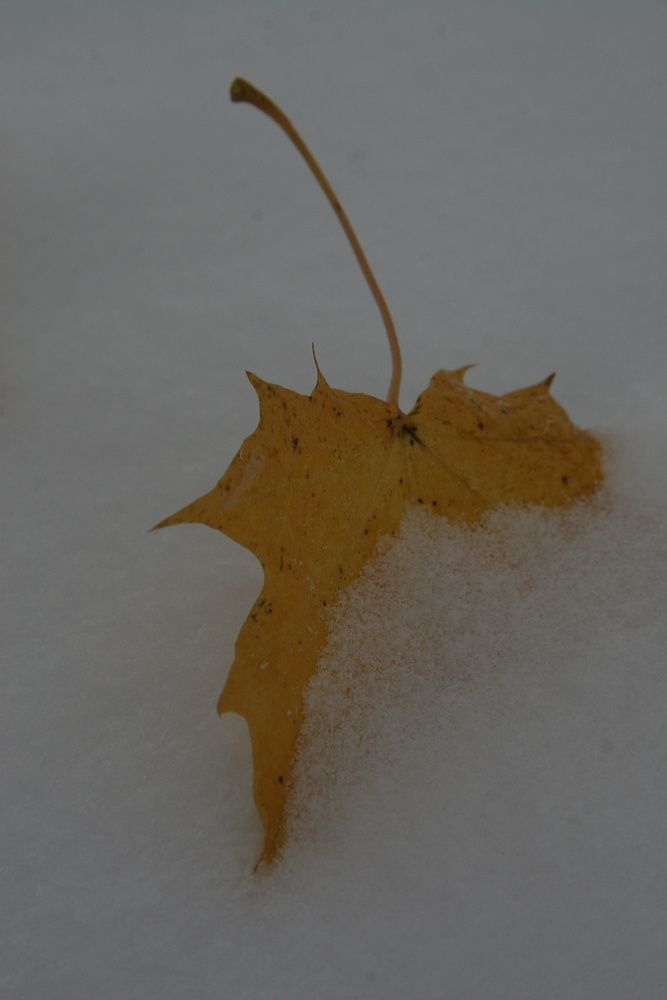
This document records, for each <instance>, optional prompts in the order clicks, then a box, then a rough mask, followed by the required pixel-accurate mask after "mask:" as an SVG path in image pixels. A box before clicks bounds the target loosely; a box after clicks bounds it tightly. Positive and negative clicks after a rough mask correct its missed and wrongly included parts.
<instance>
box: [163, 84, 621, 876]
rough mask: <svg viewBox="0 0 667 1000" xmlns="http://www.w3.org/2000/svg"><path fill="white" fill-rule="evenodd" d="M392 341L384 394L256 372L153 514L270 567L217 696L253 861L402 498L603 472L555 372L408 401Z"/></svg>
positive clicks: (506, 491) (553, 494) (548, 489)
mask: <svg viewBox="0 0 667 1000" xmlns="http://www.w3.org/2000/svg"><path fill="white" fill-rule="evenodd" d="M249 86H250V85H248V84H243V87H244V88H248V87H249ZM251 90H252V95H251V96H252V99H253V103H256V104H257V106H261V107H262V109H263V110H267V105H268V107H269V109H270V113H271V114H272V117H275V114H274V113H273V112H274V111H275V110H276V109H275V106H274V105H272V104H271V102H269V101H268V98H266V97H264V95H261V94H260V95H259V98H258V97H257V92H256V91H254V90H253V89H252V88H251ZM244 99H251V98H248V96H247V91H244ZM260 99H261V101H262V102H263V103H261V104H260ZM277 113H278V114H282V112H277ZM283 118H284V116H283ZM285 121H286V120H285ZM281 124H283V126H284V122H281ZM288 125H289V123H288ZM289 127H290V128H291V127H292V126H291V125H289ZM318 169H319V168H318ZM335 208H336V212H337V214H339V210H340V213H342V209H340V206H339V205H338V203H336V206H335ZM339 217H340V214H339ZM346 232H347V230H346ZM348 235H349V234H348ZM356 252H357V251H356V249H355V253H356ZM357 256H359V255H357ZM364 262H365V258H364ZM366 266H367V265H366ZM374 294H375V292H374ZM378 294H379V292H378ZM376 297H377V296H376ZM385 308H386V307H385ZM392 331H393V328H392ZM388 332H389V331H388ZM394 336H395V335H394ZM390 342H391V333H390ZM397 352H398V347H397V345H396V347H395V350H394V345H392V356H393V359H394V377H393V379H392V387H390V392H389V401H388V402H383V401H382V400H379V399H376V398H374V397H372V396H366V395H362V394H358V393H348V392H344V391H341V390H339V389H333V388H331V387H330V386H329V385H328V384H327V383H326V381H325V379H324V378H323V376H322V374H321V373H320V372H319V370H318V378H317V384H316V386H315V389H314V390H313V393H312V394H311V395H310V396H304V395H301V394H299V393H296V392H292V391H290V390H289V389H284V388H281V387H280V386H277V385H272V384H270V383H268V382H264V381H262V380H261V379H259V378H257V377H256V376H255V375H249V378H250V381H251V383H252V385H253V387H254V388H255V391H256V392H257V395H258V397H259V401H260V422H259V426H258V428H257V430H256V431H255V432H254V434H252V435H250V437H248V438H247V439H246V440H245V441H244V443H243V445H242V447H241V449H240V451H239V452H238V454H237V455H236V457H235V458H234V460H233V461H232V463H231V465H230V466H229V468H228V470H227V472H226V473H225V475H224V476H223V477H222V479H221V480H220V481H219V483H218V484H217V485H216V486H215V487H214V488H213V489H212V490H211V491H210V492H209V493H207V494H205V495H204V496H203V497H201V498H200V499H198V500H195V501H194V502H193V503H191V504H190V505H189V506H187V507H185V508H184V509H183V510H181V511H180V512H179V513H177V514H174V515H173V516H172V517H169V518H167V519H166V520H164V521H162V522H161V523H160V524H159V525H158V527H166V526H167V525H172V524H182V523H185V522H195V523H200V524H206V525H208V526H209V527H212V528H216V529H218V530H219V531H222V532H223V533H224V534H226V535H228V536H229V537H230V538H232V539H234V540H235V541H237V542H239V543H240V544H241V545H244V546H245V547H246V548H247V549H249V550H250V551H251V552H252V553H254V555H256V556H257V558H258V559H259V561H260V563H261V564H262V567H263V568H264V586H263V588H262V592H261V594H260V596H259V598H258V599H257V601H256V602H255V605H254V606H253V608H252V610H251V612H250V614H249V616H248V618H247V620H246V622H245V624H244V625H243V628H242V629H241V632H240V634H239V636H238V639H237V642H236V656H235V659H234V662H233V664H232V667H231V669H230V672H229V677H228V680H227V683H226V685H225V688H224V690H223V693H222V695H221V697H220V701H219V710H220V712H237V713H239V714H240V715H242V716H243V717H244V718H245V719H246V720H247V723H248V727H249V732H250V738H251V741H252V750H253V761H254V778H253V781H254V795H255V801H256V803H257V807H258V810H259V813H260V816H261V819H262V822H263V824H264V830H265V841H264V848H263V851H262V856H261V859H260V860H264V861H271V860H272V859H273V858H274V857H275V856H276V854H277V852H278V851H279V850H280V848H281V846H282V843H283V838H284V833H285V831H284V816H285V800H286V796H287V794H288V793H289V784H290V777H291V774H292V770H293V766H294V756H295V748H296V744H297V740H298V736H299V730H300V727H301V724H302V721H303V694H304V689H305V687H306V685H307V684H308V681H309V680H310V678H311V677H312V675H313V672H314V671H315V669H316V667H317V662H318V657H319V655H320V652H321V651H322V647H323V645H324V642H325V639H326V633H327V611H328V609H329V608H330V607H331V606H332V605H333V604H335V602H336V600H337V598H338V596H339V594H340V592H341V590H342V589H343V588H345V587H347V586H349V585H350V584H351V583H352V582H353V581H354V580H355V579H356V578H357V577H358V576H359V573H360V572H361V570H362V568H363V566H364V565H365V564H366V563H367V562H368V560H369V559H371V558H372V557H373V555H374V553H375V552H376V550H377V546H378V541H379V540H380V539H381V538H383V537H386V536H391V535H395V534H396V533H397V531H398V529H399V526H400V523H401V519H402V517H403V514H404V512H405V510H406V508H408V507H409V506H411V505H415V504H417V505H421V506H422V507H423V508H424V509H426V510H428V511H430V512H431V513H432V514H434V515H440V516H445V517H447V518H449V519H451V520H452V521H457V522H464V523H468V524H470V523H474V522H475V521H477V520H479V518H481V517H482V516H483V515H484V514H485V513H486V512H487V511H488V510H490V509H491V508H493V507H497V506H500V505H506V504H538V505H541V506H544V507H556V506H561V505H564V504H567V503H570V502H572V501H574V500H577V499H580V498H582V497H586V496H588V495H590V494H592V493H594V492H595V490H596V489H597V488H598V486H599V485H600V483H601V481H602V471H601V465H600V458H601V456H600V446H599V444H598V442H597V441H596V440H595V439H594V438H593V437H592V436H591V435H590V434H588V433H586V432H585V431H582V430H580V429H578V428H577V427H575V426H574V424H573V423H572V422H571V421H570V420H569V418H568V416H567V414H566V413H565V412H564V410H563V409H562V408H561V407H560V406H559V405H558V404H557V403H556V402H555V400H554V399H553V397H552V396H551V394H550V389H549V387H550V384H551V377H550V378H548V379H546V380H545V381H543V382H541V383H539V384H538V385H535V386H532V387H530V388H526V389H521V390H519V391H517V392H512V393H508V394H506V395H504V396H493V395H490V394H489V393H485V392H480V391H478V390H475V389H470V388H468V387H467V386H466V385H465V384H464V375H465V371H466V369H460V370H458V371H451V372H445V371H440V372H437V373H436V374H435V375H434V376H433V378H432V379H431V382H430V385H429V386H428V388H427V389H426V391H425V392H424V393H423V394H422V395H421V396H420V397H419V399H418V400H417V403H416V405H415V407H414V408H413V410H412V411H411V412H410V413H409V414H404V413H402V412H401V411H400V409H399V408H398V405H397V394H398V381H399V379H400V355H398V376H397V371H396V369H397V359H396V355H397Z"/></svg>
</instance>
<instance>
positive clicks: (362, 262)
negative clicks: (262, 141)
mask: <svg viewBox="0 0 667 1000" xmlns="http://www.w3.org/2000/svg"><path fill="white" fill-rule="evenodd" d="M230 97H231V99H232V101H243V102H245V103H247V104H252V105H254V107H256V108H258V109H259V111H263V112H264V114H265V115H268V116H269V118H271V119H272V120H273V121H274V122H275V123H276V125H279V126H280V128H281V129H282V130H283V132H284V133H285V134H286V135H287V137H288V138H289V139H291V141H292V142H293V143H294V145H295V146H296V148H297V149H298V151H299V152H300V153H301V155H302V157H303V158H304V160H305V161H306V163H307V164H308V166H309V167H310V169H311V171H312V173H313V174H314V176H315V179H316V181H317V183H318V184H319V185H320V187H321V188H322V191H323V192H324V194H325V195H326V197H327V200H328V202H329V204H330V205H331V207H332V208H333V210H334V212H335V214H336V217H337V218H338V221H339V222H340V224H341V226H342V227H343V231H344V233H345V235H346V236H347V238H348V240H349V243H350V246H351V247H352V250H353V252H354V256H355V257H356V258H357V263H358V264H359V267H360V268H361V272H362V274H363V276H364V278H365V279H366V282H367V284H368V287H369V288H370V290H371V293H372V295H373V298H374V299H375V302H376V304H377V307H378V309H379V310H380V315H381V317H382V322H383V323H384V328H385V330H386V333H387V339H388V340H389V349H390V351H391V382H390V383H389V390H388V392H387V403H388V404H389V405H390V406H392V407H395V408H396V409H397V410H398V409H399V406H398V394H399V390H400V386H401V373H402V362H401V349H400V347H399V344H398V337H397V336H396V328H395V327H394V323H393V320H392V318H391V314H390V312H389V308H388V307H387V303H386V302H385V299H384V296H383V294H382V292H381V291H380V286H379V285H378V283H377V281H376V280H375V275H374V274H373V272H372V271H371V268H370V264H369V263H368V261H367V259H366V255H365V253H364V251H363V250H362V249H361V244H360V243H359V240H358V239H357V235H356V233H355V231H354V229H353V228H352V225H351V223H350V220H349V219H348V217H347V215H346V213H345V211H344V209H343V206H342V205H341V203H340V202H339V200H338V198H337V197H336V195H335V194H334V191H333V188H332V187H331V185H330V184H329V181H328V180H327V178H326V177H325V175H324V173H323V172H322V170H321V168H320V166H319V164H318V162H317V160H316V159H315V157H314V156H313V154H312V153H311V152H310V150H309V149H308V147H307V146H306V144H305V142H304V141H303V139H302V138H301V136H300V135H299V133H298V132H297V130H296V129H295V128H294V126H293V125H292V123H291V121H290V120H289V118H288V117H287V115H286V114H285V113H284V111H282V110H281V109H280V108H279V107H278V106H277V104H274V103H273V101H272V100H271V99H270V98H269V97H267V96H266V94H263V93H262V91H261V90H257V88H256V87H253V85H252V84H251V83H248V81H247V80H243V79H241V78H240V77H237V78H236V80H234V81H233V82H232V85H231V87H230ZM399 412H400V410H399Z"/></svg>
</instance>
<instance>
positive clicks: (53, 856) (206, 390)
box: [0, 0, 667, 1000]
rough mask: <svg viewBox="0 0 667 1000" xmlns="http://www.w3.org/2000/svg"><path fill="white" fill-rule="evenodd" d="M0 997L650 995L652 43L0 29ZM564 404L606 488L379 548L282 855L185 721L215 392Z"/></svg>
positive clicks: (191, 715) (209, 625) (361, 17)
mask: <svg viewBox="0 0 667 1000" xmlns="http://www.w3.org/2000/svg"><path fill="white" fill-rule="evenodd" d="M0 22H1V30H0V103H1V107H2V117H1V121H2V143H1V146H0V148H1V149H2V152H1V154H0V224H1V232H2V239H1V242H0V463H1V465H0V468H1V469H2V490H1V491H0V505H1V509H2V524H3V547H2V561H1V563H0V566H1V567H2V600H1V603H0V607H1V609H2V628H1V633H0V634H1V642H2V674H1V683H2V695H1V700H0V704H1V705H2V725H1V727H0V759H1V760H2V788H1V794H2V798H1V801H2V861H1V867H0V872H1V879H2V882H1V885H0V900H1V904H0V905H1V913H2V925H1V930H2V933H1V935H0V951H1V953H2V954H1V961H0V997H1V998H2V1000H5V998H6V1000H117V998H120V997H122V998H123V1000H186V998H193V1000H218V998H219V1000H223V998H224V1000H227V998H229V1000H273V998H276V1000H313V998H314V1000H320V998H321V1000H376V998H377V1000H380V998H381V1000H393V998H396V1000H398V998H401V1000H402V998H410V1000H440V998H446V1000H468V998H472V1000H487V998H488V1000H504V998H508V1000H519V998H526V1000H532V998H538V997H539V998H547V1000H550V998H553V1000H563V998H568V1000H569V998H582V1000H583V998H598V997H599V998H604V1000H614V998H618V1000H621V998H623V1000H625V998H628V997H632V998H633V1000H634V998H637V1000H648V998H655V1000H658V998H663V997H664V996H665V995H666V993H667V949H666V948H665V940H666V939H667V846H666V845H667V805H666V803H665V771H666V765H667V736H666V725H665V722H666V715H667V669H666V666H665V661H666V657H665V648H666V643H665V639H666V635H665V632H666V629H667V626H666V623H665V608H666V607H667V569H666V559H665V556H666V547H667V537H666V528H665V523H666V518H665V515H666V513H667V509H666V508H667V502H666V499H665V486H666V473H665V469H666V468H667V462H666V458H667V456H666V454H665V444H664V438H665V427H666V425H667V410H666V405H665V393H664V386H665V383H666V377H667V358H666V354H667V350H666V345H667V337H666V335H665V326H666V321H667V282H666V281H665V261H666V260H667V223H666V221H665V220H666V218H667V212H666V211H665V210H666V208H667V195H666V193H665V178H667V131H666V130H665V120H666V118H667V60H666V59H665V37H667V4H665V3H664V2H658V0H655V2H650V0H646V2H642V3H639V4H628V3H625V2H621V0H605V2H602V0H583V2H582V0H576V2H575V0H560V2H559V3H553V4H550V3H546V2H537V3H536V2H533V0H530V2H528V0H507V2H505V3H497V2H495V0H480V2H474V3H471V2H470V0H438V2H435V0H433V2H426V0H415V2H414V3H410V4H398V3H389V2H385V3H380V2H375V0H373V2H362V3H352V2H351V0H339V2H337V3H318V2H317V0H311V2H301V0H290V3H289V4H275V3H270V2H268V0H258V2H250V3H248V2H235V0H225V2H222V3H220V2H213V0H211V2H204V0H193V2H192V3H188V4H179V3H175V2H171V0H164V2H160V3H158V2H157V0H155V2H148V0H135V2H132V3H130V2H126V0H118V2H115V3H105V2H102V0H88V2H83V0H61V2H59V3H57V4H56V3H52V2H50V0H6V2H5V3H3V5H2V11H1V12H0ZM237 73H241V74H243V75H245V76H247V77H248V78H249V79H251V80H253V81H254V82H255V83H257V84H258V85H259V86H261V87H263V88H264V89H266V90H267V91H269V92H270V93H271V94H272V95H273V96H274V97H275V99H276V100H278V101H279V102H280V103H281V104H283V105H284V107H285V108H286V109H287V111H288V113H289V114H290V116H291V117H292V118H293V120H294V121H295V122H296V123H297V125H299V126H300V127H301V128H302V131H303V133H304V135H305V137H306V139H307V140H308V141H309V142H310V143H311V145H312V147H313V149H314V151H315V152H316V154H317V155H318V157H319V158H320V160H321V162H322V164H323V166H324V168H325V170H326V171H327V173H328V175H329V176H330V178H331V180H332V182H333V183H334V186H335V187H336V190H337V193H338V195H339V196H340V198H341V200H342V202H343V204H344V205H345V206H346V208H347V210H348V212H349V214H350V216H351V218H352V220H353V222H354V224H355V226H356V227H357V229H358V232H359V235H360V238H361V240H362V242H363V244H364V246H365V248H366V250H367V252H368V255H369V257H370V259H371V262H372V263H373V265H374V266H375V268H376V270H377V274H378V278H379V280H380V282H381V284H382V286H383V289H384V291H385V293H386V295H387V298H388V300H389V303H390V306H391V308H392V311H393V313H394V317H395V320H396V323H397V327H398V329H399V334H400V336H401V341H402V346H403V350H404V355H405V368H406V374H405V381H404V387H403V391H402V403H403V405H404V407H405V408H409V406H410V405H411V401H412V400H413V399H414V398H415V396H416V395H417V394H418V393H419V391H420V390H421V389H422V388H423V387H424V386H425V385H426V384H427V382H428V379H429V377H430V375H431V373H432V372H433V371H435V370H436V369H437V368H440V367H447V368H455V367H459V366H460V365H463V364H466V363H468V362H477V363H478V364H479V367H478V368H476V369H475V370H474V371H472V372H471V373H470V375H469V381H470V383H471V384H473V385H475V386H478V387H480V388H484V389H487V390H489V391H492V392H504V391H509V390H511V389H515V388H518V387H520V386H521V385H526V384H529V383H531V382H536V381H538V380H539V379H540V378H543V377H544V376H545V375H547V374H548V373H549V372H550V371H553V370H556V371H557V373H558V377H557V380H556V382H555V385H554V393H555V395H556V397H557V398H558V400H559V401H560V402H561V403H562V404H563V405H564V406H565V407H566V408H567V410H568V411H569V412H570V414H571V416H572V417H573V419H574V420H575V421H576V422H577V423H579V424H580V425H582V426H587V427H591V428H593V429H595V431H596V432H597V433H599V434H600V436H601V437H602V439H603V440H604V442H605V447H606V452H607V467H608V472H609V481H608V486H607V488H606V490H605V492H604V495H603V496H601V497H600V498H599V499H598V500H597V501H596V502H595V503H593V504H590V505H583V506H581V507H578V508H576V509H574V510H571V511H569V512H567V513H564V514H563V513H559V514H550V515H548V516H547V515H545V514H544V513H541V512H536V511H522V512H517V511H500V512H497V513H495V514H493V515H492V516H491V517H490V518H489V519H488V521H487V522H486V523H485V524H484V525H482V526H480V527H479V528H477V529H476V530H475V531H461V530H458V531H455V530H453V529H452V528H451V527H449V526H448V525H446V524H444V523H443V522H436V521H433V520H431V521H429V520H420V518H418V517H417V516H416V515H415V517H413V518H411V519H410V520H409V522H407V523H406V524H405V525H404V529H403V531H402V533H401V535H400V537H399V538H398V539H397V540H396V541H395V542H394V543H393V544H392V545H391V546H387V547H386V548H385V550H384V551H383V552H382V553H381V554H380V555H379V557H378V560H377V562H376V563H375V564H373V565H372V566H370V567H369V568H368V572H367V573H366V574H365V575H364V576H363V578H362V579H361V580H360V581H359V583H358V585H357V586H356V587H355V588H354V590H353V591H351V592H350V593H349V594H347V595H345V597H344V599H343V600H342V602H341V604H340V606H339V607H338V608H337V609H336V610H335V612H334V615H333V620H332V633H331V637H330V641H329V644H328V647H327V650H326V652H325V655H324V657H323V661H322V668H321V672H320V674H319V676H318V677H317V679H316V680H315V682H314V683H313V685H312V687H311V689H310V691H309V693H308V704H309V710H310V716H309V720H310V721H309V726H308V731H307V733H306V734H305V736H304V744H303V750H302V754H301V758H300V765H299V768H298V772H297V775H296V790H295V797H294V803H293V810H292V814H291V824H292V827H291V830H292V836H291V839H290V841H289V846H288V848H287V850H286V852H285V855H284V857H283V858H282V860H281V861H280V862H278V863H277V864H276V865H275V866H273V867H272V869H270V870H265V871H262V872H260V873H259V874H258V875H252V874H251V869H252V865H253V863H254V861H255V859H256V857H257V853H258V850H259V846H260V843H261V831H260V827H259V821H258V819H257V816H256V814H255V810H254V807H253V804H252V798H251V791H250V780H251V761H250V752H249V747H248V740H247V733H246V729H245V725H244V723H243V722H242V721H241V720H240V719H238V718H237V717H233V716H227V717H225V718H223V719H222V720H220V719H218V718H217V716H216V714H215V700H216V697H217V695H218V693H219V691H220V689H221V687H222V685H223V683H224V679H225V674H226V670H227V667H228V665H229V663H230V661H231V658H232V655H233V644H234V639H235V636H236V634H237V632H238V629H239V627H240V625H241V623H242V621H243V619H244V617H245V615H246V613H247V611H248V608H249V606H250V604H251V602H252V601H253V599H254V597H255V596H256V594H257V592H258V589H259V586H260V580H261V574H260V569H259V566H258V564H257V563H256V561H255V560H254V559H253V557H252V556H251V555H250V554H249V553H247V552H246V551H244V550H243V549H241V548H240V547H239V546H236V545H235V544H234V543H232V542H231V541H230V540H228V539H226V538H225V537H224V536H222V535H219V534H214V533H213V532H211V531H209V530H207V529H204V528H202V527H199V526H190V527H184V528H179V529H177V530H173V531H165V532H160V533H157V534H150V533H148V532H147V530H146V529H147V528H148V527H150V525H151V524H153V523H155V522H156V521H157V520H159V519H160V518H161V517H163V516H165V515H166V514H168V513H170V512H172V511H173V510H176V509H178V507H180V506H182V505H183V504H184V503H186V502H187V501H189V500H191V499H193V498H194V497H195V496H197V495H199V494H200V493H202V492H204V491H205V490H206V489H208V488H209V487H210V486H211V485H212V484H213V483H214V482H215V481H216V479H217V478H218V477H219V476H220V475H221V473H222V472H223V471H224V468H225V467H226V465H227V463H228V462H229V461H230V459H231V458H232V456H233V455H234V453H235V451H236V450H237V448H238V446H239V444H240V442H241V440H242V439H243V437H244V436H245V435H247V434H248V433H250V432H251V431H252V430H253V428H254V426H255V424H256V419H257V406H256V398H255V397H254V394H253V392H252V390H251V388H250V386H249V385H248V383H247V381H246V380H245V378H244V376H243V371H244V369H250V370H253V371H256V372H257V373H258V374H260V375H261V376H263V377H265V378H268V379H270V380H271V381H275V382H279V383H281V384H283V385H287V386H289V387H291V388H294V389H297V390H299V391H302V392H305V391H309V389H310V388H311V387H312V383H313V380H314V379H313V374H314V373H313V363H312V356H311V352H310V345H311V342H314V343H315V347H316V350H317V356H318V361H319V364H320V366H321V367H322V369H323V371H324V373H325V374H326V376H327V378H328V380H329V382H330V383H331V384H332V385H335V386H340V387H341V388H345V389H348V390H359V391H365V392H370V393H373V394H375V395H380V396H382V395H383V394H384V392H385V389H386V384H387V381H388V377H389V353H388V351H387V349H386V346H385V343H384V342H383V337H384V335H383V332H382V329H381V326H380V323H379V320H378V318H377V316H376V313H375V310H374V306H373V303H372V300H371V298H370V296H369V294H368V292H367V290H366V289H365V287H364V285H363V283H362V281H361V279H360V277H359V275H358V273H357V271H356V265H355V263H354V260H353V259H352V256H351V254H350V252H349V249H348V247H347V246H346V244H345V241H344V239H343V237H342V235H341V234H340V232H338V231H337V229H336V224H335V220H334V219H333V217H332V216H331V212H330V210H329V208H328V206H327V205H326V204H325V202H324V200H323V199H322V197H321V195H320V193H319V192H318V191H317V189H316V187H315V185H314V184H313V182H312V180H311V179H310V178H309V176H308V175H307V173H306V170H305V167H304V166H303V164H301V163H300V162H299V160H298V158H297V156H296V154H295V153H294V151H293V150H292V149H291V148H290V146H289V144H288V143H287V141H286V140H285V139H284V137H282V136H281V135H280V134H279V133H278V132H277V130H276V129H275V126H273V125H272V124H271V123H270V122H268V121H267V120H265V119H262V118H261V117H260V116H259V115H258V114H257V112H255V111H254V110H253V109H250V108H239V107H237V106H233V105H231V104H229V103H228V101H227V86H228V83H229V81H230V80H231V78H232V77H233V76H235V75H236V74H237Z"/></svg>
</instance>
